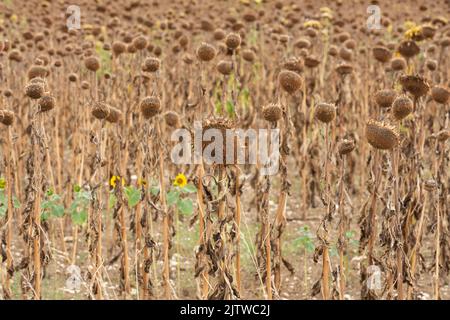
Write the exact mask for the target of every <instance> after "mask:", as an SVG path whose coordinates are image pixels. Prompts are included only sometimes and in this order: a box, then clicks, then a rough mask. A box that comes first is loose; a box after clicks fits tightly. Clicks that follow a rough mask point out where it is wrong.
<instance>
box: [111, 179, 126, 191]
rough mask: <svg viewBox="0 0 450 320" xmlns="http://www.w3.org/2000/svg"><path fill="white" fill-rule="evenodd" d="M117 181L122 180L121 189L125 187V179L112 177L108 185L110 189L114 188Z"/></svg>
mask: <svg viewBox="0 0 450 320" xmlns="http://www.w3.org/2000/svg"><path fill="white" fill-rule="evenodd" d="M117 180H119V181H120V180H122V187H123V186H125V179H124V178H121V177H120V176H112V177H111V179H110V180H109V184H110V185H111V187H113V188H115V187H116V185H117Z"/></svg>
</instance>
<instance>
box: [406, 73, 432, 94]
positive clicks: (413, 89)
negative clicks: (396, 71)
mask: <svg viewBox="0 0 450 320" xmlns="http://www.w3.org/2000/svg"><path fill="white" fill-rule="evenodd" d="M400 84H401V85H402V87H403V90H405V91H407V92H409V93H410V94H412V95H413V96H414V97H415V98H420V97H423V96H425V95H426V94H427V92H428V91H429V90H430V85H429V84H428V81H427V80H426V79H425V78H422V77H421V76H419V75H402V76H401V77H400Z"/></svg>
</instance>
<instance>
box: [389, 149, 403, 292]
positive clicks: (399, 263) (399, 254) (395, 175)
mask: <svg viewBox="0 0 450 320" xmlns="http://www.w3.org/2000/svg"><path fill="white" fill-rule="evenodd" d="M396 150H397V148H394V149H392V150H391V158H392V170H393V174H392V175H393V184H394V208H395V216H396V219H397V226H398V227H399V228H401V223H400V214H401V213H400V203H399V192H398V158H397V156H398V155H399V153H398V152H397V151H396ZM397 241H399V240H397ZM397 292H398V296H397V299H398V300H403V250H402V245H401V243H397Z"/></svg>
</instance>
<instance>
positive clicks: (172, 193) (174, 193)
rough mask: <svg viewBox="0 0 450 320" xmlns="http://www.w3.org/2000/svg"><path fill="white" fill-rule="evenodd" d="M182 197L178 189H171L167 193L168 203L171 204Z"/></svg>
mask: <svg viewBox="0 0 450 320" xmlns="http://www.w3.org/2000/svg"><path fill="white" fill-rule="evenodd" d="M179 198H180V193H179V192H178V191H175V190H173V191H169V192H168V193H167V204H168V205H169V206H172V205H174V204H176V203H177V202H178V199H179Z"/></svg>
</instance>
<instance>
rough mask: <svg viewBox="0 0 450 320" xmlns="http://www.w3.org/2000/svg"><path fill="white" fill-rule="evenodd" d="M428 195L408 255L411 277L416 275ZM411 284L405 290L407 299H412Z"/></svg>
mask: <svg viewBox="0 0 450 320" xmlns="http://www.w3.org/2000/svg"><path fill="white" fill-rule="evenodd" d="M427 200H428V197H427V196H425V197H424V200H423V204H422V210H421V213H420V218H419V225H418V227H417V236H416V242H415V244H414V247H413V248H412V250H411V256H410V265H411V274H412V275H413V279H415V276H416V274H415V273H416V267H417V252H418V250H419V249H420V243H421V241H422V233H423V224H424V223H423V222H424V220H425V211H426V208H427V206H428V202H427ZM413 288H414V287H413V286H408V291H407V299H408V300H411V299H412V293H413Z"/></svg>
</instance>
